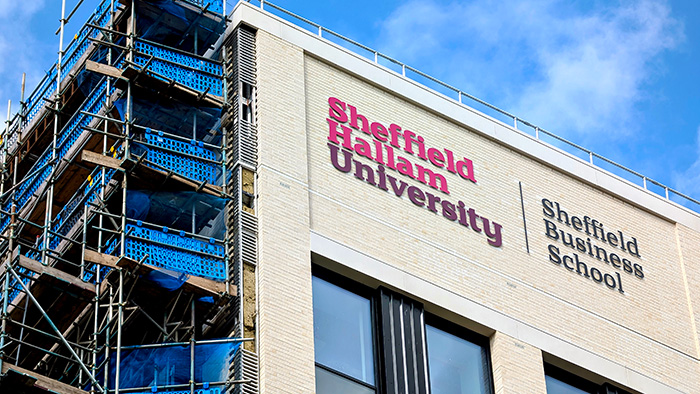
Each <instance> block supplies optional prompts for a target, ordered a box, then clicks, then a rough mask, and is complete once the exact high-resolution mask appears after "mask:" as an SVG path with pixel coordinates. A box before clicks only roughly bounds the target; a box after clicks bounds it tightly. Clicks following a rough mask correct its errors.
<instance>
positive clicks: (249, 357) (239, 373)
mask: <svg viewBox="0 0 700 394" xmlns="http://www.w3.org/2000/svg"><path fill="white" fill-rule="evenodd" d="M229 380H232V381H243V382H247V383H243V384H235V385H233V386H232V389H231V390H230V391H229V392H230V393H232V394H257V393H258V356H257V355H256V354H255V353H253V352H250V351H248V350H245V349H243V347H240V348H239V349H238V351H237V352H236V356H235V357H234V362H233V368H232V369H230V370H229Z"/></svg>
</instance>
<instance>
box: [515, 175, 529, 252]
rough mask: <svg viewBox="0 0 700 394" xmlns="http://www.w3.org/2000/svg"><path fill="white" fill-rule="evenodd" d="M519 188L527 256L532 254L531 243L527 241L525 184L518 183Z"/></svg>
mask: <svg viewBox="0 0 700 394" xmlns="http://www.w3.org/2000/svg"><path fill="white" fill-rule="evenodd" d="M518 187H519V188H520V208H521V209H522V211H523V228H524V229H525V249H527V254H530V243H529V242H528V240H527V220H525V200H524V199H523V183H522V182H520V181H518Z"/></svg>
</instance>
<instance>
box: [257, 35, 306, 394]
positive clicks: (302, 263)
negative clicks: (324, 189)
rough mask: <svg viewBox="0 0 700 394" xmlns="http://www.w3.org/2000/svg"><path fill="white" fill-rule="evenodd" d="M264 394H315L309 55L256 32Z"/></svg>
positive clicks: (262, 378) (259, 266) (260, 297)
mask: <svg viewBox="0 0 700 394" xmlns="http://www.w3.org/2000/svg"><path fill="white" fill-rule="evenodd" d="M257 53H258V56H257V67H258V70H257V72H258V91H257V118H258V120H259V122H258V130H259V152H260V153H259V163H261V165H260V166H259V168H258V182H257V190H258V207H257V208H258V210H257V213H258V220H259V221H258V225H259V227H258V228H259V235H258V240H259V247H258V248H259V263H258V271H257V275H258V277H257V279H258V322H259V328H258V335H259V356H260V393H261V394H278V393H294V394H298V393H313V392H314V386H315V381H314V353H313V348H314V347H313V315H312V298H311V259H310V252H309V204H308V201H309V199H308V191H307V189H306V187H305V184H306V178H307V171H306V132H305V128H306V124H305V121H304V119H305V108H304V100H303V97H304V96H303V94H304V80H303V75H304V71H303V69H304V57H303V54H302V52H301V50H300V49H299V48H296V47H293V46H291V45H289V44H287V43H285V42H283V41H281V40H279V39H277V38H275V37H273V36H271V35H269V34H268V33H266V32H264V31H259V32H258V35H257Z"/></svg>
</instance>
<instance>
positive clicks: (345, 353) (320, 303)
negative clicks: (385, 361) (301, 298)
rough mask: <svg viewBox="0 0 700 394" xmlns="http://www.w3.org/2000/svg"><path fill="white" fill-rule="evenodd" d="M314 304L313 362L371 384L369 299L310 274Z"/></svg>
mask: <svg viewBox="0 0 700 394" xmlns="http://www.w3.org/2000/svg"><path fill="white" fill-rule="evenodd" d="M313 307H314V351H315V357H316V363H318V364H322V365H324V366H326V367H328V368H331V369H333V370H336V371H339V372H342V373H344V374H346V375H348V376H351V377H353V378H355V379H358V380H360V381H362V382H365V383H368V384H370V385H374V354H373V350H372V322H371V305H370V301H369V300H368V299H367V298H364V297H361V296H359V295H357V294H355V293H352V292H349V291H347V290H345V289H342V288H340V287H338V286H335V285H332V284H330V283H328V282H326V281H324V280H322V279H319V278H317V277H313Z"/></svg>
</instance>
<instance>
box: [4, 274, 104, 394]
mask: <svg viewBox="0 0 700 394" xmlns="http://www.w3.org/2000/svg"><path fill="white" fill-rule="evenodd" d="M7 270H8V272H10V273H11V274H12V276H14V278H15V280H16V281H17V283H19V284H20V285H21V286H22V289H23V290H24V291H25V293H26V294H27V296H29V298H30V299H31V300H32V303H34V305H36V307H37V308H38V309H39V312H41V314H42V315H43V316H44V318H45V319H46V321H47V322H48V323H49V325H50V326H51V328H52V329H53V330H54V331H55V332H56V335H58V337H59V339H60V340H61V342H63V344H64V345H65V346H66V347H67V348H68V350H69V351H70V353H71V355H72V356H73V357H74V358H75V359H76V360H77V361H78V364H80V368H81V369H82V370H83V371H84V372H85V373H87V375H88V377H89V378H90V380H91V381H92V384H93V385H95V387H97V390H98V391H99V392H101V393H104V392H105V390H104V389H103V388H102V386H100V384H99V383H98V382H97V380H95V377H94V376H92V374H91V373H90V370H89V369H88V367H87V366H85V364H84V363H83V360H81V359H80V357H78V355H77V354H76V353H75V350H73V348H72V347H71V346H70V344H69V343H68V341H67V340H66V338H64V337H63V334H62V333H61V331H59V329H58V327H56V325H54V324H53V321H51V318H50V317H49V315H48V314H46V311H44V308H42V307H41V305H40V304H39V301H37V299H36V298H34V295H33V294H32V293H31V292H30V291H29V289H28V288H27V285H25V284H24V282H22V279H20V277H19V275H17V273H16V272H15V269H14V268H13V267H12V266H11V265H8V266H7Z"/></svg>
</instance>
